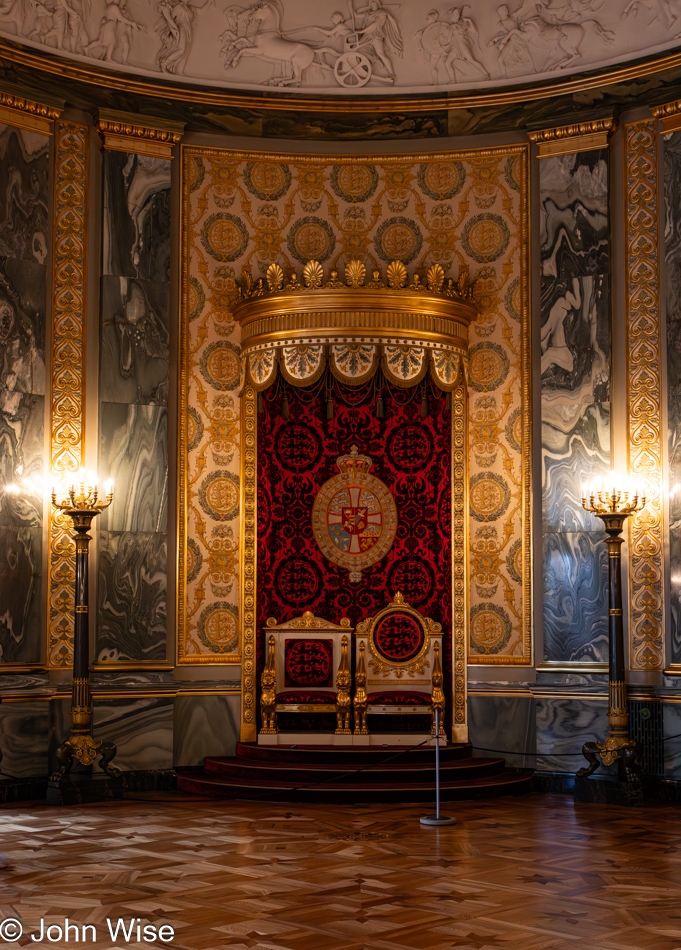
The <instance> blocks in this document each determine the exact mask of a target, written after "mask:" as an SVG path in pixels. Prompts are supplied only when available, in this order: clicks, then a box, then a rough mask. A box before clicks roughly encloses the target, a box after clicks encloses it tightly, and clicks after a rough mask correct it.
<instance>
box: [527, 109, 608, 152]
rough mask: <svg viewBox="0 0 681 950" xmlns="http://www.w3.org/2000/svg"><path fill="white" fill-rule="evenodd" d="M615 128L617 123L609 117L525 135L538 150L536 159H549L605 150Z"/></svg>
mask: <svg viewBox="0 0 681 950" xmlns="http://www.w3.org/2000/svg"><path fill="white" fill-rule="evenodd" d="M616 128H617V122H616V121H615V119H613V118H612V117H610V118H608V119H593V120H592V121H590V122H578V123H574V124H572V125H559V126H556V127H555V128H552V129H539V130H537V131H533V132H528V133H527V134H528V136H529V138H530V141H531V142H534V144H535V145H537V146H538V148H539V155H538V157H539V158H550V157H552V156H554V155H569V154H571V153H572V152H589V151H593V150H594V149H598V148H607V146H608V140H609V138H610V136H611V135H612V133H613V132H614V131H615V129H616Z"/></svg>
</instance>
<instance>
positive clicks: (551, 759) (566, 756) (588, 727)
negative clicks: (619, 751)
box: [536, 698, 617, 775]
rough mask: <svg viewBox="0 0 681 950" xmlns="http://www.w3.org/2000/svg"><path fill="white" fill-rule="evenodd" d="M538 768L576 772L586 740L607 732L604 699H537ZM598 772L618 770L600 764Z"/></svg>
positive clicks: (583, 762) (601, 737)
mask: <svg viewBox="0 0 681 950" xmlns="http://www.w3.org/2000/svg"><path fill="white" fill-rule="evenodd" d="M536 702H537V769H539V770H541V771H548V772H575V771H576V770H577V769H580V768H582V766H583V765H586V764H587V763H586V760H585V759H584V758H583V756H582V754H581V750H582V746H583V745H584V743H585V742H593V741H594V740H595V739H598V740H601V741H602V740H603V739H605V738H607V735H608V702H607V700H606V699H602V700H591V699H567V698H561V699H542V698H538V699H537V701H536ZM598 774H604V775H613V774H617V766H616V765H611V766H603V765H601V766H600V767H599V769H598Z"/></svg>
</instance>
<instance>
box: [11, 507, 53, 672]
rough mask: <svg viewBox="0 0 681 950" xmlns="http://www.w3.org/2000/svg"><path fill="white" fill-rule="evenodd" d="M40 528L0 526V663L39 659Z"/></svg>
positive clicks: (36, 660)
mask: <svg viewBox="0 0 681 950" xmlns="http://www.w3.org/2000/svg"><path fill="white" fill-rule="evenodd" d="M41 575H42V529H41V528H38V527H33V528H30V527H27V528H19V527H15V526H12V525H2V526H0V663H39V662H40V660H41V598H42V583H43V579H42V576H41Z"/></svg>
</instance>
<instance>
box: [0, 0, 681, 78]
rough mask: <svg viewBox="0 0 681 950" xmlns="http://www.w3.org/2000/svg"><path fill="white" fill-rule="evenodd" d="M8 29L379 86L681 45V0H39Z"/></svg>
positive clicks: (164, 74) (180, 72)
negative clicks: (456, 0)
mask: <svg viewBox="0 0 681 950" xmlns="http://www.w3.org/2000/svg"><path fill="white" fill-rule="evenodd" d="M0 12H1V14H2V15H1V17H0V36H2V37H4V38H6V39H9V40H14V41H19V42H21V43H22V44H25V45H27V46H29V47H33V48H36V49H40V50H48V51H50V52H53V53H54V54H56V55H59V56H63V57H67V58H70V59H74V60H76V61H79V62H81V63H85V64H87V63H91V64H95V65H97V64H98V65H100V66H104V67H108V68H113V69H115V70H116V71H117V72H121V71H122V72H124V73H125V72H127V73H131V74H133V75H140V74H141V75H145V76H149V77H154V76H155V77H157V78H166V79H168V78H175V79H176V80H180V81H187V82H191V83H194V84H196V83H198V84H205V85H209V86H217V87H222V88H232V89H244V90H258V89H262V88H272V87H273V88H275V89H279V90H281V91H294V92H295V91H296V90H301V91H307V92H313V93H319V94H323V95H341V96H347V95H353V96H354V95H362V94H368V95H372V96H376V95H385V94H390V93H391V92H398V93H401V94H404V93H410V92H422V93H432V92H440V93H447V92H450V93H451V92H459V91H465V90H469V89H470V90H472V89H475V90H480V91H483V92H484V91H485V90H487V89H490V90H491V89H494V88H495V87H498V86H500V85H502V86H507V85H508V84H511V85H513V84H522V83H527V82H528V81H530V82H532V81H535V80H547V79H554V78H560V77H561V76H564V77H567V76H570V75H572V74H574V73H579V72H584V71H587V70H594V69H601V68H603V67H608V66H610V65H616V64H620V63H624V62H628V61H634V60H637V59H640V58H641V57H643V56H651V55H652V56H654V55H657V54H660V53H664V52H665V51H666V50H671V49H672V48H674V47H675V46H677V45H678V42H679V35H681V0H608V2H607V3H606V2H604V0H522V2H520V3H519V2H518V0H514V2H510V3H508V4H499V3H497V0H479V2H478V3H477V4H475V5H467V4H466V5H464V4H459V5H450V3H449V2H447V0H445V2H442V0H439V2H438V0H434V2H433V5H432V7H430V8H428V6H423V5H420V4H414V3H404V2H403V3H398V2H389V0H347V2H344V3H339V2H338V0H322V2H321V3H316V4H312V3H308V2H303V0H300V2H297V3H288V4H286V5H284V3H283V0H256V2H253V3H250V4H249V3H248V2H245V3H244V4H243V5H235V4H231V3H229V2H223V3H219V2H218V0H159V2H158V3H155V4H149V3H143V2H141V0H68V2H67V0H47V2H40V0H36V2H32V3H27V2H26V0H2V2H0Z"/></svg>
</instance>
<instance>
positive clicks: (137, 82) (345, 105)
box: [0, 39, 681, 114]
mask: <svg viewBox="0 0 681 950" xmlns="http://www.w3.org/2000/svg"><path fill="white" fill-rule="evenodd" d="M0 55H1V56H2V58H3V59H4V60H7V61H8V62H13V63H18V64H20V65H22V66H26V67H28V68H29V69H32V70H34V71H36V72H37V73H38V74H40V73H41V72H42V73H48V74H50V75H56V76H60V77H63V78H65V79H69V80H76V81H77V82H81V83H84V84H86V85H90V86H94V87H100V88H104V89H108V90H112V89H113V90H118V91H122V92H125V93H128V94H131V95H141V96H149V97H152V98H156V99H162V100H164V101H168V100H171V101H172V100H175V101H178V102H195V103H201V104H202V105H204V106H209V107H211V108H215V107H222V108H228V109H247V110H255V111H257V112H268V111H269V112H272V111H273V112H303V111H305V110H308V111H314V112H317V113H332V114H339V113H350V112H359V113H369V114H374V113H390V114H395V113H397V112H400V113H412V112H419V113H427V112H433V111H445V112H446V111H458V110H459V109H472V108H482V109H485V108H489V107H490V106H498V105H502V106H505V105H517V104H519V103H523V102H534V101H539V100H544V99H553V98H556V97H558V96H573V95H574V94H575V93H580V92H585V91H588V90H591V89H602V88H603V87H607V86H612V85H617V84H620V83H626V82H630V81H632V80H634V79H642V78H645V77H647V76H656V75H657V74H658V73H663V72H667V71H669V70H673V69H677V68H678V67H679V66H681V53H672V54H669V55H663V56H660V57H659V58H657V59H654V60H652V61H645V62H638V63H634V64H633V65H630V66H620V67H615V68H613V69H612V70H610V71H609V72H602V71H598V72H596V73H590V74H586V75H583V76H578V77H576V78H574V79H569V80H567V81H561V80H558V81H556V82H553V83H542V84H541V85H536V84H535V85H525V86H520V87H518V88H515V87H511V88H508V87H504V88H501V89H499V90H495V91H493V92H487V93H478V94H462V95H452V94H449V95H447V94H446V93H445V94H443V95H441V96H414V95H395V96H392V97H383V98H381V97H379V96H376V97H374V96H371V97H369V96H367V97H364V98H355V99H349V98H341V97H340V96H334V97H328V96H327V97H323V96H318V97H315V96H306V95H286V94H272V93H271V92H269V93H268V94H262V93H261V94H259V95H257V94H256V95H238V94H234V93H233V92H229V91H224V92H223V91H220V90H216V89H211V88H210V87H203V88H197V87H196V86H190V85H181V84H179V83H169V82H168V81H167V80H166V78H165V77H164V78H162V79H159V80H158V81H157V82H152V81H149V80H143V79H137V78H135V77H134V76H124V75H122V74H121V73H120V72H115V71H114V70H110V69H105V68H101V67H96V66H90V65H86V64H80V63H76V62H71V61H69V60H67V59H65V58H63V57H59V56H55V55H49V54H47V53H45V52H42V51H41V52H40V53H37V52H33V51H32V50H29V49H25V48H22V47H19V46H17V45H15V44H13V43H11V42H9V41H7V40H4V39H0Z"/></svg>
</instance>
